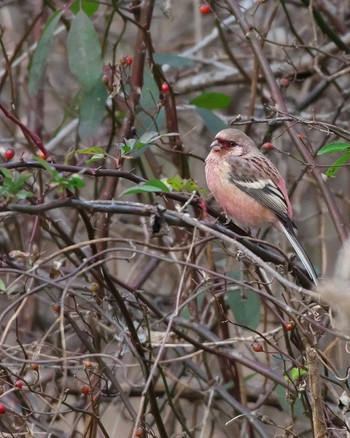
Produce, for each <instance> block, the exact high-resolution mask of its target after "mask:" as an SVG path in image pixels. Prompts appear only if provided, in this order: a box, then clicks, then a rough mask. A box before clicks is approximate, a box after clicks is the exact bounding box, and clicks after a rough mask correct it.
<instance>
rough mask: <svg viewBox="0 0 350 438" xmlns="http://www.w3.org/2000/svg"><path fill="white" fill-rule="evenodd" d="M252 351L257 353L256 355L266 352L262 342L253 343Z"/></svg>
mask: <svg viewBox="0 0 350 438" xmlns="http://www.w3.org/2000/svg"><path fill="white" fill-rule="evenodd" d="M252 349H253V351H255V353H261V352H262V351H264V349H263V346H262V345H261V344H260V342H253V343H252Z"/></svg>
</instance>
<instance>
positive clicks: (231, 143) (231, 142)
mask: <svg viewBox="0 0 350 438" xmlns="http://www.w3.org/2000/svg"><path fill="white" fill-rule="evenodd" d="M229 145H230V146H231V147H232V148H233V147H235V146H237V142H236V141H230V142H229Z"/></svg>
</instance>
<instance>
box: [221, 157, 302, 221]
mask: <svg viewBox="0 0 350 438" xmlns="http://www.w3.org/2000/svg"><path fill="white" fill-rule="evenodd" d="M241 160H242V159H239V158H231V159H229V160H228V161H229V164H230V166H231V171H230V173H229V176H228V178H229V180H230V182H231V183H233V184H235V186H236V187H238V188H239V189H241V190H242V191H243V192H244V193H247V194H248V195H250V196H251V197H252V198H254V199H256V200H257V201H258V202H260V203H261V204H263V205H264V206H265V207H268V208H270V209H271V210H272V211H273V212H274V213H275V214H276V216H277V217H278V218H280V219H281V220H282V222H283V223H285V224H286V225H287V226H289V227H290V226H291V227H292V228H294V227H295V224H294V223H293V221H292V219H291V214H290V212H291V208H290V203H289V199H288V195H287V191H286V189H285V185H284V182H283V179H282V177H281V176H280V175H279V173H278V171H277V169H276V168H275V167H274V166H273V167H271V165H272V163H267V162H266V161H265V160H260V162H259V163H255V166H254V167H253V168H252V166H248V165H246V163H245V161H246V160H244V161H241ZM257 164H260V167H257ZM266 164H267V165H268V166H269V169H264V168H263V167H264V165H266ZM253 170H254V173H253ZM266 170H269V171H266Z"/></svg>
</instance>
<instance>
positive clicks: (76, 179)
mask: <svg viewBox="0 0 350 438" xmlns="http://www.w3.org/2000/svg"><path fill="white" fill-rule="evenodd" d="M68 186H69V187H70V188H73V187H74V188H77V189H82V188H83V187H85V181H84V180H83V179H82V178H81V177H80V176H78V175H73V176H71V177H70V178H69V180H68Z"/></svg>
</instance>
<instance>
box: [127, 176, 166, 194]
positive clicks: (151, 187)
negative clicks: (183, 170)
mask: <svg viewBox="0 0 350 438" xmlns="http://www.w3.org/2000/svg"><path fill="white" fill-rule="evenodd" d="M169 191H170V190H169V187H168V186H167V185H166V184H165V183H164V182H163V181H161V180H159V179H152V180H150V181H147V182H145V183H141V184H139V185H137V186H136V187H132V188H130V189H127V190H124V192H123V193H122V196H124V195H131V194H134V193H145V192H169Z"/></svg>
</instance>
